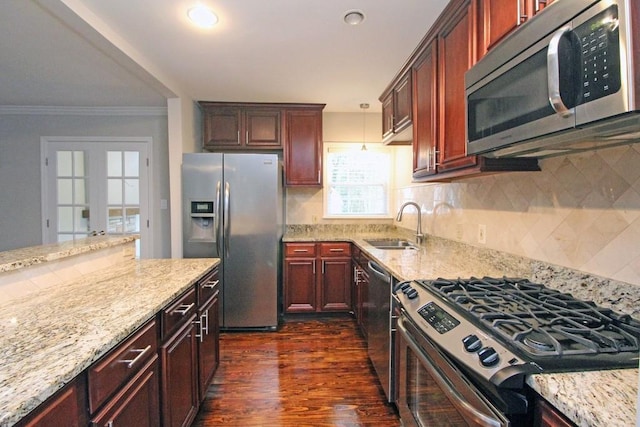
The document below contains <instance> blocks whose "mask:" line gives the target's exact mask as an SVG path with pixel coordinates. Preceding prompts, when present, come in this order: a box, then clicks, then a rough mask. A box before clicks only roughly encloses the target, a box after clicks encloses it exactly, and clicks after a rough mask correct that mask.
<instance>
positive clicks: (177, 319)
mask: <svg viewBox="0 0 640 427" xmlns="http://www.w3.org/2000/svg"><path fill="white" fill-rule="evenodd" d="M195 295H196V290H195V288H190V289H189V290H188V291H187V292H185V293H184V294H183V295H182V296H180V297H179V298H178V299H177V300H176V301H175V302H174V303H173V304H171V305H170V306H169V307H167V308H166V309H164V310H163V311H162V312H161V314H160V315H161V318H162V323H163V327H162V338H161V339H162V344H161V346H160V363H161V371H162V379H161V392H160V402H161V413H162V425H163V426H164V427H181V426H188V425H190V424H191V422H192V421H193V419H194V418H195V416H196V413H197V412H198V407H199V403H200V401H199V399H198V397H199V396H198V354H197V350H198V349H197V344H196V325H195V323H194V320H195V319H196V306H195V305H196V298H195Z"/></svg>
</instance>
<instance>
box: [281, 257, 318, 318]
mask: <svg viewBox="0 0 640 427" xmlns="http://www.w3.org/2000/svg"><path fill="white" fill-rule="evenodd" d="M284 309H285V312H287V313H310V312H315V311H316V260H315V258H290V259H285V262H284Z"/></svg>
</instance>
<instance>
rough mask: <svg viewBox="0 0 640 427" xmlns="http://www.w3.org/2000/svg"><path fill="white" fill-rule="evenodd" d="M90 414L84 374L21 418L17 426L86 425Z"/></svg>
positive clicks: (57, 426)
mask: <svg viewBox="0 0 640 427" xmlns="http://www.w3.org/2000/svg"><path fill="white" fill-rule="evenodd" d="M88 415H89V414H88V407H87V377H86V376H85V375H84V374H82V375H80V376H78V377H76V378H75V379H74V380H73V381H71V382H70V383H69V384H67V385H66V386H64V387H63V388H62V389H60V390H59V391H57V392H56V393H55V394H54V395H53V396H51V397H50V398H49V399H47V400H46V401H44V402H43V403H42V404H41V405H40V406H39V407H37V408H36V409H34V410H33V411H32V412H31V414H29V415H28V416H27V417H25V418H23V419H22V420H20V421H19V422H18V423H17V424H16V427H84V426H86V425H87V423H88V419H89V417H88Z"/></svg>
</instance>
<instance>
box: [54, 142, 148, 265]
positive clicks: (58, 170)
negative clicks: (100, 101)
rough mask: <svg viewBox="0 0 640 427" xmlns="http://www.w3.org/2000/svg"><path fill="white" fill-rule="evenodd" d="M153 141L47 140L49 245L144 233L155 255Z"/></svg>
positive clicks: (143, 242)
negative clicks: (151, 211)
mask: <svg viewBox="0 0 640 427" xmlns="http://www.w3.org/2000/svg"><path fill="white" fill-rule="evenodd" d="M150 142H151V139H150V138H147V139H144V140H141V139H139V138H135V139H133V138H131V139H121V138H118V139H105V138H91V139H87V138H43V141H42V153H43V156H44V159H43V160H44V161H43V173H42V177H43V186H42V188H43V204H42V206H43V209H42V213H43V242H44V243H45V244H46V243H54V242H64V241H68V240H75V239H80V238H85V237H88V236H92V235H102V234H109V235H127V234H139V235H140V247H139V248H138V250H139V255H140V256H141V257H148V256H150V253H151V252H150V250H151V247H152V246H151V242H150V238H151V236H150V235H151V233H149V228H148V227H149V220H148V218H149V194H150V191H149V188H148V187H149V161H148V157H149V156H148V152H149V151H150V150H149V145H150Z"/></svg>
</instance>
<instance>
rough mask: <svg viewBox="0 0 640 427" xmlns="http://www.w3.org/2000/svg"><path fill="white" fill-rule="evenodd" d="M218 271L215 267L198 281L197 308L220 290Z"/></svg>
mask: <svg viewBox="0 0 640 427" xmlns="http://www.w3.org/2000/svg"><path fill="white" fill-rule="evenodd" d="M218 272H219V270H218V268H217V267H216V268H215V269H214V270H213V271H212V272H210V273H209V274H208V275H207V276H205V277H203V278H202V279H200V281H199V282H198V285H197V289H198V306H201V305H202V304H204V303H206V302H207V301H209V299H211V297H212V296H213V295H214V294H215V293H216V292H218V290H219V289H220V286H219V285H220V277H219V274H218Z"/></svg>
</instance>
